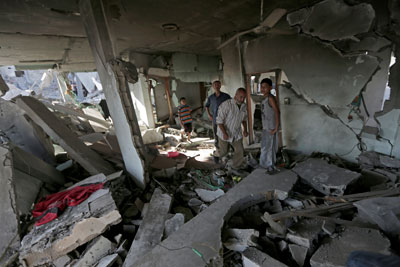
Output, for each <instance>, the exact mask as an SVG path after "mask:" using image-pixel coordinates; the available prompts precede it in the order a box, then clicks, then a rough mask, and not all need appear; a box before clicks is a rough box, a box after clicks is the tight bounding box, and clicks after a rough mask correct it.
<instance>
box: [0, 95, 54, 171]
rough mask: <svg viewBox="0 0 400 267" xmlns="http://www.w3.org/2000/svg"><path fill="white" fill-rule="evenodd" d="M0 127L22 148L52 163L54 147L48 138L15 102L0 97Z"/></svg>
mask: <svg viewBox="0 0 400 267" xmlns="http://www.w3.org/2000/svg"><path fill="white" fill-rule="evenodd" d="M0 129H1V130H2V131H3V132H4V133H5V135H6V136H7V138H8V139H9V140H10V141H11V142H12V143H13V144H14V145H16V146H18V147H20V148H21V149H22V150H24V151H26V152H28V153H31V154H33V155H35V156H36V157H38V158H40V159H41V160H43V161H45V162H47V163H49V164H53V163H54V161H55V158H54V148H53V146H52V143H51V140H50V138H48V137H47V136H46V134H45V133H44V132H43V130H42V129H41V128H40V127H38V126H37V125H36V124H35V123H34V122H32V121H31V120H30V119H29V118H28V117H27V116H26V114H25V112H24V110H23V109H21V108H20V107H18V106H17V105H16V104H14V103H12V102H10V101H6V100H4V99H2V98H0Z"/></svg>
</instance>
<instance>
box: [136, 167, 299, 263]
mask: <svg viewBox="0 0 400 267" xmlns="http://www.w3.org/2000/svg"><path fill="white" fill-rule="evenodd" d="M296 181H297V175H296V174H295V173H293V172H291V171H282V172H280V173H279V174H276V175H268V174H267V173H266V171H265V170H264V169H256V170H255V171H253V172H252V173H251V174H250V175H249V176H247V177H246V179H244V180H243V181H242V182H240V183H239V184H238V185H236V186H235V187H234V188H232V189H231V190H230V191H228V193H226V194H225V195H224V196H222V197H221V198H219V199H217V200H216V201H215V202H214V203H213V204H212V205H210V206H209V207H208V208H207V209H206V210H204V211H203V212H202V213H200V214H199V215H197V216H196V217H194V218H193V219H192V220H190V221H189V222H187V223H185V224H184V225H183V226H182V227H181V228H180V229H179V230H178V231H177V232H175V233H173V234H172V235H170V236H169V237H168V238H167V239H165V240H164V241H163V242H161V244H160V246H156V247H154V248H153V249H152V250H151V251H150V252H149V253H147V254H146V255H145V256H144V257H143V258H141V259H140V260H139V261H138V262H137V266H141V267H150V266H151V267H161V266H175V267H180V266H182V267H185V266H187V263H188V262H190V264H191V265H193V266H206V265H207V262H210V261H211V260H217V259H218V258H220V257H221V255H220V254H219V252H220V251H221V250H222V243H221V234H218V233H220V232H221V229H222V226H223V225H224V223H225V220H226V219H228V218H229V217H231V216H232V214H234V213H235V212H237V211H238V210H239V209H241V208H246V207H250V206H252V205H254V204H257V203H261V202H265V201H266V200H271V199H274V198H277V197H281V198H282V199H284V198H286V197H287V194H288V192H289V191H290V190H291V189H292V187H293V186H294V184H295V183H296ZM190 248H193V249H195V250H196V251H198V252H200V253H201V255H202V257H199V255H198V254H196V253H194V252H193V250H192V249H190Z"/></svg>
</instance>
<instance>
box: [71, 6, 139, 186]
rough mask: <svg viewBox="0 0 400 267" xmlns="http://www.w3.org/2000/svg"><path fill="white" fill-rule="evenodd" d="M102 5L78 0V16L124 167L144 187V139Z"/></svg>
mask: <svg viewBox="0 0 400 267" xmlns="http://www.w3.org/2000/svg"><path fill="white" fill-rule="evenodd" d="M103 3H104V2H103V1H98V0H80V1H79V7H80V13H81V16H82V20H83V24H84V27H85V31H86V34H87V37H88V40H89V44H90V47H91V49H92V53H93V56H94V60H95V63H96V67H97V72H98V73H99V77H100V80H101V83H102V86H103V91H104V94H105V96H106V100H107V105H108V108H109V110H110V114H111V117H112V119H113V123H114V127H115V133H116V135H117V138H118V142H119V146H120V149H121V152H122V157H123V159H124V163H125V168H126V170H127V171H128V173H129V174H130V175H131V176H132V178H133V180H134V181H135V183H136V184H137V185H138V186H139V187H141V188H144V186H145V170H144V166H143V164H144V163H143V162H142V159H141V157H140V154H141V156H142V157H144V155H143V150H144V147H143V140H142V136H141V134H140V129H139V125H138V122H137V119H136V113H135V110H134V107H133V102H132V98H131V95H130V93H129V86H128V82H127V79H126V78H127V77H126V75H125V73H123V72H122V71H121V67H120V66H119V63H118V62H117V61H116V57H117V55H116V52H115V49H114V42H113V38H112V36H111V32H110V29H109V23H110V21H109V20H108V19H107V15H106V13H105V6H104V4H103ZM139 153H140V154H139Z"/></svg>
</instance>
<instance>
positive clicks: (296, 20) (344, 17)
mask: <svg viewBox="0 0 400 267" xmlns="http://www.w3.org/2000/svg"><path fill="white" fill-rule="evenodd" d="M374 18H375V11H374V9H373V7H372V6H371V5H370V4H366V3H361V4H356V5H351V6H350V5H348V4H347V3H346V2H345V1H342V0H325V1H322V2H319V3H317V4H315V5H314V6H312V7H311V8H309V9H301V10H299V11H296V12H295V13H294V14H289V15H288V22H289V24H290V25H300V27H301V30H302V31H303V32H304V33H306V34H309V35H311V36H314V37H318V38H320V39H322V40H327V41H334V40H342V39H347V38H351V37H353V36H354V35H357V34H360V33H365V32H367V31H369V29H370V27H371V24H372V21H373V20H374Z"/></svg>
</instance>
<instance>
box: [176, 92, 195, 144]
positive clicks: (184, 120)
mask: <svg viewBox="0 0 400 267" xmlns="http://www.w3.org/2000/svg"><path fill="white" fill-rule="evenodd" d="M179 103H180V105H179V107H178V115H179V121H180V122H181V126H182V133H181V137H182V139H183V137H184V136H183V135H184V133H186V134H187V137H188V141H189V142H190V136H191V133H192V114H191V113H192V109H191V107H190V106H189V105H188V104H187V103H186V98H184V97H182V98H181V99H180V100H179Z"/></svg>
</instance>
